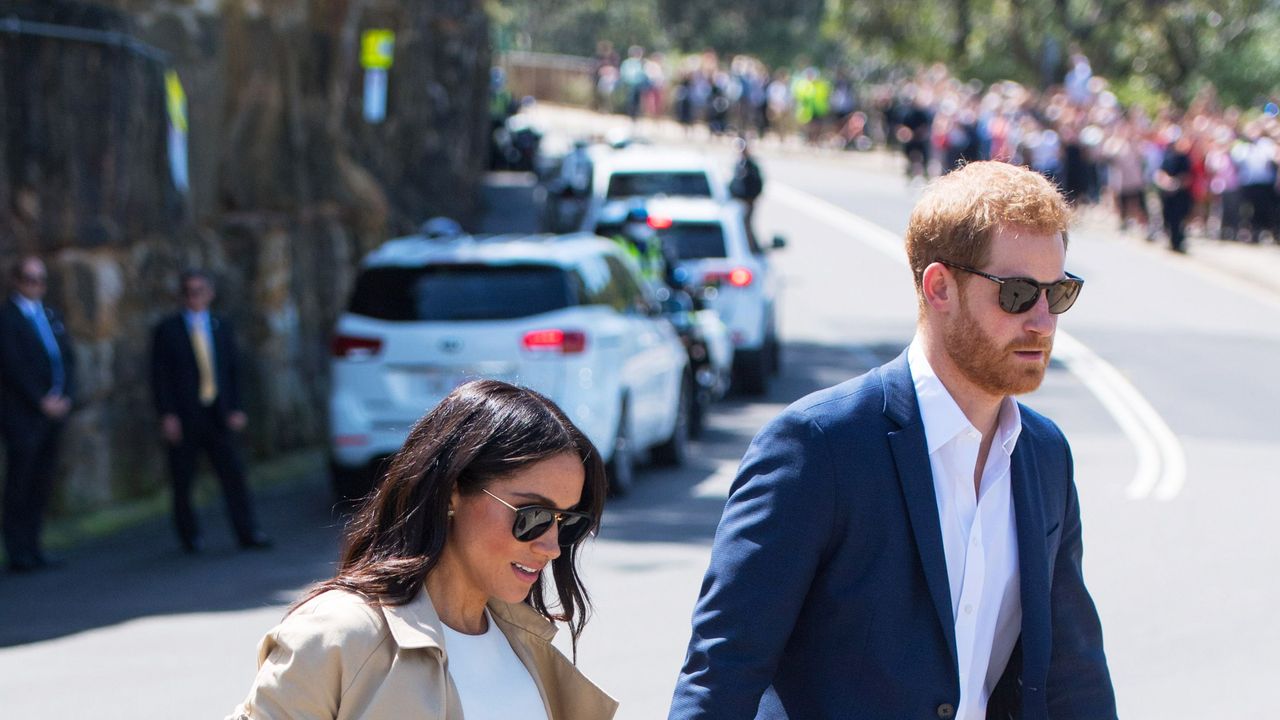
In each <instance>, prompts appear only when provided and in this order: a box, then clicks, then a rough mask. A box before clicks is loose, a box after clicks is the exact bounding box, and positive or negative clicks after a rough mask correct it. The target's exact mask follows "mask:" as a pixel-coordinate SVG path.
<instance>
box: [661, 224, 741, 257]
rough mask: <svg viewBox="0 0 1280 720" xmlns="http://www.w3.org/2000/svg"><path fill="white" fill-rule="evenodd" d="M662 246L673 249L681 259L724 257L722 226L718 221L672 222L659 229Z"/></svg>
mask: <svg viewBox="0 0 1280 720" xmlns="http://www.w3.org/2000/svg"><path fill="white" fill-rule="evenodd" d="M658 234H659V235H661V236H662V244H663V246H664V247H668V246H669V247H670V248H672V249H673V250H674V252H675V256H676V257H678V258H680V259H681V260H698V259H700V258H722V257H726V255H727V254H726V253H725V249H724V228H723V227H722V226H721V225H720V223H674V224H673V225H671V227H668V228H665V229H663V230H659V231H658Z"/></svg>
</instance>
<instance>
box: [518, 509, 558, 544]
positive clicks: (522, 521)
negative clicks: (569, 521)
mask: <svg viewBox="0 0 1280 720" xmlns="http://www.w3.org/2000/svg"><path fill="white" fill-rule="evenodd" d="M555 521H556V516H555V515H554V514H552V512H551V511H550V510H544V509H543V508H520V509H519V510H517V511H516V523H515V525H512V526H511V534H512V535H514V536H515V538H516V539H517V540H519V541H520V542H530V541H532V540H537V539H538V538H540V537H542V534H543V533H545V532H546V531H547V530H550V529H551V523H553V522H555Z"/></svg>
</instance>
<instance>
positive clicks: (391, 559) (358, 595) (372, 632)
mask: <svg viewBox="0 0 1280 720" xmlns="http://www.w3.org/2000/svg"><path fill="white" fill-rule="evenodd" d="M606 490H607V482H606V480H605V470H604V465H603V463H602V462H601V459H600V454H599V453H598V452H597V451H596V449H595V448H594V447H593V446H592V444H591V441H590V440H588V439H587V438H586V436H585V435H583V434H582V433H581V432H580V431H579V430H578V429H577V428H576V427H574V425H573V424H572V423H571V422H570V421H569V419H568V418H567V417H566V416H565V415H564V413H563V412H561V411H560V410H559V409H558V408H557V407H556V406H555V405H554V404H553V403H552V402H551V401H550V400H548V399H547V398H545V397H543V396H542V395H540V394H538V393H536V392H534V391H532V390H526V389H523V388H518V387H515V386H512V385H508V384H506V383H503V382H499V381H496V380H477V381H473V382H470V383H467V384H465V385H462V386H461V387H459V388H457V389H456V390H454V391H453V392H452V393H450V394H449V395H448V396H447V397H446V398H445V399H444V400H442V401H441V402H440V404H439V405H437V406H436V407H435V408H434V409H433V410H431V411H430V412H428V413H427V414H426V415H425V416H424V417H423V418H422V419H421V420H419V421H418V422H417V424H415V425H414V427H413V429H412V430H410V432H409V436H408V439H407V440H406V441H405V444H404V447H403V448H402V449H401V450H400V451H399V452H398V453H396V455H395V456H394V457H393V458H392V459H391V461H390V465H389V468H388V470H387V474H386V477H385V478H384V479H383V481H382V482H381V484H380V485H379V486H378V487H377V489H376V491H375V493H374V494H373V495H372V496H371V497H370V498H369V499H368V500H367V501H366V502H365V504H364V505H363V506H362V507H361V508H360V509H359V511H358V512H357V513H356V515H355V517H354V518H352V520H351V521H350V523H349V524H348V526H347V531H346V537H345V540H344V542H343V549H342V556H341V560H340V562H339V565H338V571H337V574H336V575H335V576H334V577H333V578H331V579H329V580H326V581H324V582H321V583H319V584H318V585H316V586H315V587H313V588H311V589H310V590H309V591H307V592H306V593H305V594H304V596H303V597H302V599H301V600H300V601H299V602H298V603H297V604H295V605H294V606H293V607H292V608H291V609H290V611H289V613H288V614H287V615H286V616H285V618H284V620H283V621H282V622H281V623H280V624H279V625H277V626H276V627H275V628H274V629H272V630H271V631H270V632H268V633H267V635H266V637H265V638H264V639H263V641H262V643H261V645H260V647H259V652H258V674H257V677H256V678H255V679H254V681H253V687H252V689H251V690H250V691H249V695H248V697H247V698H246V699H245V701H244V702H243V703H242V704H241V705H240V706H239V707H237V708H236V709H235V711H234V712H233V714H232V716H231V718H229V719H228V720H281V719H283V718H302V717H306V718H315V719H319V718H331V719H332V718H362V719H363V720H399V719H400V718H421V719H423V720H458V719H460V718H463V717H465V718H467V720H486V719H495V718H502V719H506V718H521V720H528V719H530V718H546V719H547V720H569V719H572V720H605V719H607V718H611V717H612V716H613V714H614V712H615V710H616V708H617V703H616V702H615V701H614V700H613V699H612V698H610V697H609V696H608V695H606V694H605V693H604V692H603V691H601V690H600V689H599V688H597V687H596V686H595V685H593V684H591V683H590V682H589V681H588V680H587V679H586V678H585V677H584V676H583V675H582V674H581V673H579V672H578V670H577V669H576V668H575V667H574V666H573V665H572V664H571V663H570V661H569V660H568V659H567V658H565V657H564V656H563V655H562V654H561V653H560V652H559V651H558V650H557V649H556V648H555V647H554V646H553V645H552V644H551V637H552V635H553V634H554V633H555V623H556V622H561V623H564V624H566V625H567V626H568V628H569V631H570V633H571V634H572V638H573V646H574V647H575V648H576V647H577V640H578V637H579V634H580V633H581V631H582V628H583V626H584V625H585V623H586V619H587V611H588V603H587V593H586V590H585V589H584V587H583V585H582V581H581V579H580V578H579V576H578V568H577V559H578V552H579V549H580V547H581V541H582V540H583V539H584V538H586V537H587V536H588V535H589V534H591V533H592V532H593V531H594V530H595V529H596V528H597V526H598V525H599V522H600V514H601V511H602V510H603V506H604V496H605V493H606ZM548 576H550V577H548ZM552 580H554V587H555V597H554V599H553V600H548V597H547V593H548V591H549V590H550V587H549V586H550V585H551V581H552Z"/></svg>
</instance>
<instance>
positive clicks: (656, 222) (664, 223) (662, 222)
mask: <svg viewBox="0 0 1280 720" xmlns="http://www.w3.org/2000/svg"><path fill="white" fill-rule="evenodd" d="M649 227H651V228H653V229H654V230H666V229H667V228H669V227H671V218H664V217H654V216H652V215H650V216H649Z"/></svg>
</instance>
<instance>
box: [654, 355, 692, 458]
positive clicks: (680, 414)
mask: <svg viewBox="0 0 1280 720" xmlns="http://www.w3.org/2000/svg"><path fill="white" fill-rule="evenodd" d="M693 403H694V399H693V382H692V381H691V380H690V379H689V376H688V375H686V376H685V377H684V380H683V381H682V382H681V383H680V398H679V400H677V401H676V424H675V427H674V428H672V429H671V437H669V438H667V440H666V442H664V443H662V444H661V445H658V446H657V447H655V448H654V449H653V460H654V462H655V463H657V464H658V465H665V466H668V467H678V466H680V465H683V464H684V461H685V458H686V457H687V456H688V454H689V432H690V430H689V414H690V408H691V406H692V405H693Z"/></svg>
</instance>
